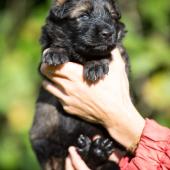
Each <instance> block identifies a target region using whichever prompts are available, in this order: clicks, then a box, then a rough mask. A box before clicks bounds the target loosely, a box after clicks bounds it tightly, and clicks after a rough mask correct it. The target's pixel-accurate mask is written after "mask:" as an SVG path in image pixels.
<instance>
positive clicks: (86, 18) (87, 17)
mask: <svg viewBox="0 0 170 170" xmlns="http://www.w3.org/2000/svg"><path fill="white" fill-rule="evenodd" d="M89 18H90V16H89V14H87V13H85V14H82V15H81V16H79V19H81V20H88V19H89Z"/></svg>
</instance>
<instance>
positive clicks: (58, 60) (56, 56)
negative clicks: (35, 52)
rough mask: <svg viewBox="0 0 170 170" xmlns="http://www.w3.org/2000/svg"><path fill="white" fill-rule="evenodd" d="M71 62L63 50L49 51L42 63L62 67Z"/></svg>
mask: <svg viewBox="0 0 170 170" xmlns="http://www.w3.org/2000/svg"><path fill="white" fill-rule="evenodd" d="M68 61H69V58H68V54H67V53H66V52H65V50H63V49H49V50H47V51H46V52H45V53H44V54H43V57H42V62H43V63H46V64H48V65H53V66H56V65H60V64H64V63H66V62H68Z"/></svg>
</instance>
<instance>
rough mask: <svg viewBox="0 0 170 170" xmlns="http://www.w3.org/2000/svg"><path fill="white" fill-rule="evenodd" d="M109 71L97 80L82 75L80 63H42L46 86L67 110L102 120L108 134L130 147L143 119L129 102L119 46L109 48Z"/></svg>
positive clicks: (139, 132)
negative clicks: (95, 81)
mask: <svg viewBox="0 0 170 170" xmlns="http://www.w3.org/2000/svg"><path fill="white" fill-rule="evenodd" d="M112 58H113V60H112V62H111V63H110V67H109V68H110V70H109V74H108V75H106V76H105V77H104V78H103V79H101V80H99V81H98V82H97V83H94V84H89V83H88V82H87V81H85V80H84V79H83V66H81V65H79V64H76V63H71V62H69V63H66V64H64V65H61V66H58V67H53V66H48V65H45V64H43V65H42V66H41V71H42V73H43V74H44V75H45V76H47V77H48V78H49V79H50V80H52V82H53V83H54V84H52V83H50V82H47V81H44V82H43V86H44V88H45V89H46V90H48V91H49V92H51V93H52V94H53V95H55V96H57V97H58V98H59V99H60V100H61V102H62V104H63V108H64V109H65V111H66V112H68V113H70V114H74V115H77V116H79V117H81V118H83V119H86V120H88V121H92V122H95V123H100V124H102V125H103V126H104V127H105V128H106V129H107V130H108V132H109V133H110V135H111V136H112V137H113V138H114V139H115V140H117V141H118V142H119V143H121V144H122V145H124V146H125V147H126V148H127V149H130V150H133V149H134V148H135V146H136V145H137V143H138V141H139V139H140V135H141V133H142V130H143V127H144V124H145V121H144V119H143V118H142V117H141V116H140V114H139V113H138V112H137V110H136V108H135V107H134V105H133V103H132V102H131V98H130V94H129V82H128V78H127V74H126V71H125V63H124V61H123V59H122V57H121V55H120V53H119V50H118V49H115V50H114V51H112Z"/></svg>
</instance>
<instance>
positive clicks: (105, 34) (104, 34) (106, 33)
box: [101, 29, 113, 39]
mask: <svg viewBox="0 0 170 170" xmlns="http://www.w3.org/2000/svg"><path fill="white" fill-rule="evenodd" d="M112 34H113V31H111V30H108V29H104V30H103V31H102V32H101V35H102V37H103V38H105V39H107V38H110V37H111V36H112Z"/></svg>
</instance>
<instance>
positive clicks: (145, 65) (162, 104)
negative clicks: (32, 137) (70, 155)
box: [0, 0, 170, 170]
mask: <svg viewBox="0 0 170 170" xmlns="http://www.w3.org/2000/svg"><path fill="white" fill-rule="evenodd" d="M49 6H50V1H48V0H1V1H0V170H39V165H38V163H37V161H36V158H35V156H34V154H33V152H32V150H31V146H30V143H29V138H28V130H29V128H30V126H31V123H32V118H33V114H34V105H35V100H36V97H37V93H38V88H39V85H40V81H41V79H40V76H39V74H38V72H37V68H38V63H39V61H40V53H41V52H40V45H39V42H38V39H39V36H40V28H41V26H42V24H43V23H44V19H45V16H46V15H47V13H48V8H49ZM120 6H121V10H122V15H123V18H122V19H123V21H124V22H125V23H126V26H127V30H128V33H127V36H126V38H125V40H124V44H125V47H126V48H127V51H128V53H129V56H130V58H131V67H132V80H131V83H132V86H133V90H134V91H135V95H134V102H135V104H136V106H137V108H138V109H139V111H140V112H141V113H142V114H143V115H144V116H147V117H151V118H153V119H155V120H157V121H158V122H160V123H161V124H163V125H166V126H168V127H170V1H169V0H120Z"/></svg>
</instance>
